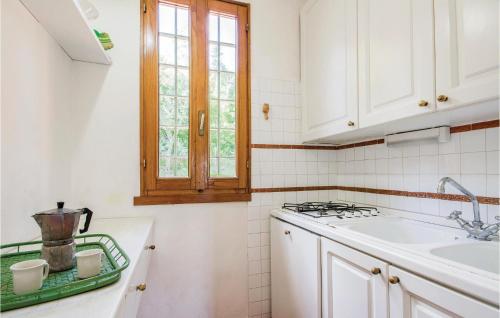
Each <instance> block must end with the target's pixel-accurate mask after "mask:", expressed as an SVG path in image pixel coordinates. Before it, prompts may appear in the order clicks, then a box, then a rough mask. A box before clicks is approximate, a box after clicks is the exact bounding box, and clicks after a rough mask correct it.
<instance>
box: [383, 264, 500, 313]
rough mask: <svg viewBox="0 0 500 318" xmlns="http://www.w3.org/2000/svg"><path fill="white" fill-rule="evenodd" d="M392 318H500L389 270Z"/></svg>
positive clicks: (471, 301)
mask: <svg viewBox="0 0 500 318" xmlns="http://www.w3.org/2000/svg"><path fill="white" fill-rule="evenodd" d="M389 277H390V279H391V281H392V283H390V284H389V303H390V306H389V307H390V317H391V318H410V317H412V318H429V317H432V318H445V317H446V318H452V317H453V318H455V317H464V318H479V317H481V318H498V315H499V312H498V309H496V308H494V307H492V306H490V305H487V304H485V303H482V302H480V301H477V300H475V299H473V298H470V297H467V296H465V295H462V294H460V293H457V292H455V291H453V290H451V289H449V288H446V287H444V286H441V285H438V284H436V283H433V282H431V281H429V280H426V279H424V278H422V277H419V276H417V275H414V274H411V273H409V272H407V271H405V270H402V269H400V268H398V267H395V266H389Z"/></svg>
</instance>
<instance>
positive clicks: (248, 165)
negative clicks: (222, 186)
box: [247, 160, 250, 169]
mask: <svg viewBox="0 0 500 318" xmlns="http://www.w3.org/2000/svg"><path fill="white" fill-rule="evenodd" d="M249 168H250V161H248V160H247V169H249Z"/></svg>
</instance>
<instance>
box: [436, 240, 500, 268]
mask: <svg viewBox="0 0 500 318" xmlns="http://www.w3.org/2000/svg"><path fill="white" fill-rule="evenodd" d="M498 249H499V243H498V242H477V243H469V244H457V245H451V246H444V247H439V248H435V249H432V250H431V254H433V255H436V256H439V257H442V258H446V259H448V260H450V261H454V262H457V263H461V264H464V265H469V266H472V267H475V268H479V269H482V270H485V271H487V272H491V273H495V274H497V275H498V274H499V272H500V271H499V268H498V266H499V260H498V257H499V250H498Z"/></svg>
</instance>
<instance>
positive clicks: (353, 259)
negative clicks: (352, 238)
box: [321, 238, 392, 318]
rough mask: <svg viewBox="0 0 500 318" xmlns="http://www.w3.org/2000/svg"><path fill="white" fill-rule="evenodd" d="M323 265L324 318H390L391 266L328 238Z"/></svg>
mask: <svg viewBox="0 0 500 318" xmlns="http://www.w3.org/2000/svg"><path fill="white" fill-rule="evenodd" d="M321 263H322V264H321V265H322V294H323V302H322V307H323V318H387V317H388V316H389V315H388V291H387V290H388V286H387V271H388V264H387V263H385V262H383V261H381V260H379V259H376V258H374V257H371V256H368V255H366V254H364V253H361V252H358V251H356V250H354V249H352V248H349V247H347V246H345V245H342V244H339V243H336V242H333V241H331V240H329V239H326V238H321ZM391 318H392V317H391Z"/></svg>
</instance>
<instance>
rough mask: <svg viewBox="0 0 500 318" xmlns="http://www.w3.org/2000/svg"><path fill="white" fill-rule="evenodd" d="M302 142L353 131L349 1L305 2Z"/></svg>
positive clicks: (352, 12) (353, 20)
mask: <svg viewBox="0 0 500 318" xmlns="http://www.w3.org/2000/svg"><path fill="white" fill-rule="evenodd" d="M300 25H301V39H302V40H301V41H302V43H301V77H302V107H303V112H302V114H303V115H302V117H303V121H302V124H303V125H302V126H303V130H302V131H303V138H304V140H306V141H309V140H313V139H316V138H319V137H324V136H327V135H332V134H337V133H341V132H346V131H349V130H353V129H355V128H356V127H358V96H357V48H356V47H357V41H356V39H357V35H356V34H357V31H356V28H357V13H356V1H355V0H310V1H308V2H307V3H306V4H305V5H304V7H303V8H302V10H301V13H300Z"/></svg>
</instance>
